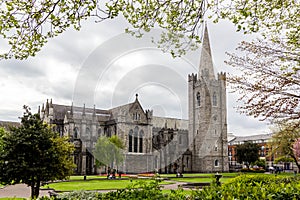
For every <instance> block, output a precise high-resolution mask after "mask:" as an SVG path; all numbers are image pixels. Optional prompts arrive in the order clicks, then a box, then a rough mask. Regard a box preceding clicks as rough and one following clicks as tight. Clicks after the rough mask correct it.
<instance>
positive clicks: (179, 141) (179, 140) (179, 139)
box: [178, 135, 181, 144]
mask: <svg viewBox="0 0 300 200" xmlns="http://www.w3.org/2000/svg"><path fill="white" fill-rule="evenodd" d="M178 143H179V144H181V135H179V138H178Z"/></svg>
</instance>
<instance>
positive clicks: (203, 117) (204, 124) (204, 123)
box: [188, 25, 229, 172]
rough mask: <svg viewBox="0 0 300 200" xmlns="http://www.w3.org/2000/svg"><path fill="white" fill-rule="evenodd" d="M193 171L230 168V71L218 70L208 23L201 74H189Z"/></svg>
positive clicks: (215, 170)
mask: <svg viewBox="0 0 300 200" xmlns="http://www.w3.org/2000/svg"><path fill="white" fill-rule="evenodd" d="M188 98H189V101H188V102H189V103H188V104H189V149H190V151H191V152H192V171H193V172H222V171H228V170H229V166H228V149H227V148H228V146H227V109H226V106H227V105H226V74H225V73H218V74H217V77H216V75H215V72H214V66H213V61H212V53H211V48H210V42H209V35H208V29H207V26H206V25H205V29H204V34H203V39H202V49H201V56H200V64H199V71H198V74H190V75H189V76H188Z"/></svg>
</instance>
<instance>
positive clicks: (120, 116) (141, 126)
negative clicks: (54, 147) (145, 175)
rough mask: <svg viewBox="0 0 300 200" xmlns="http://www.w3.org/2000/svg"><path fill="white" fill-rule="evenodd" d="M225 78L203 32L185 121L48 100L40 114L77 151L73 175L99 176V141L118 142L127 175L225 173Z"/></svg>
mask: <svg viewBox="0 0 300 200" xmlns="http://www.w3.org/2000/svg"><path fill="white" fill-rule="evenodd" d="M225 86H226V75H225V73H219V74H218V75H217V77H215V73H214V67H213V62H212V56H211V50H210V43H209V37H208V31H207V28H205V31H204V37H203V44H202V53H201V58H200V65H199V71H198V73H195V74H191V75H188V108H189V115H188V116H189V119H188V120H184V119H175V118H165V117H157V116H154V115H153V111H152V110H145V109H144V108H143V107H142V104H141V102H139V99H138V95H136V99H135V101H134V102H132V103H129V104H126V105H122V106H119V107H115V108H112V109H109V110H101V109H97V108H95V106H94V107H93V108H86V107H85V105H83V107H76V106H73V105H69V106H68V105H58V104H54V103H53V102H52V100H50V101H49V102H48V100H47V102H46V104H45V105H44V104H43V105H42V108H41V109H39V113H40V115H41V117H42V119H43V120H44V121H45V122H47V123H49V124H54V125H55V126H54V128H55V129H56V131H57V132H59V133H60V134H61V135H67V136H69V137H70V140H71V141H72V142H73V143H74V145H75V152H74V155H73V156H74V162H75V164H76V165H77V168H76V169H75V173H76V174H94V173H97V169H96V167H95V160H94V157H93V155H92V152H93V147H94V145H95V144H96V141H97V138H98V137H100V136H107V137H110V136H112V135H117V136H118V137H119V138H121V139H122V141H123V143H124V144H125V146H126V148H125V149H124V162H123V163H122V164H121V165H119V166H117V167H118V170H120V171H123V172H126V173H141V172H153V171H155V170H158V171H159V172H160V173H174V172H222V171H228V170H229V166H228V152H227V151H228V149H227V119H226V117H227V110H226V87H225Z"/></svg>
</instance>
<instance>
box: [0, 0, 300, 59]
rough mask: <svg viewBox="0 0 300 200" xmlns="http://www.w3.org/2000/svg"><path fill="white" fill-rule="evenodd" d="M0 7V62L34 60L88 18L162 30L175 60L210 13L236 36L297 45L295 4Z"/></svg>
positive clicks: (116, 2) (20, 3) (90, 0)
mask: <svg viewBox="0 0 300 200" xmlns="http://www.w3.org/2000/svg"><path fill="white" fill-rule="evenodd" d="M0 8H1V10H0V35H2V36H3V37H4V39H5V40H7V42H8V45H9V49H8V51H7V52H6V53H4V54H2V55H1V57H2V58H6V59H8V58H12V57H13V58H16V59H25V58H27V57H29V56H34V55H35V54H36V53H37V52H38V51H39V50H40V49H41V47H42V46H43V45H45V43H46V42H47V41H48V39H50V38H52V37H54V36H57V35H58V34H60V33H62V32H64V31H65V30H66V29H67V28H69V27H70V26H73V27H74V28H75V29H77V30H79V29H80V26H81V22H82V20H85V19H87V18H88V17H94V18H95V19H96V20H97V21H103V20H107V19H113V18H115V17H117V16H120V15H122V16H123V17H124V18H125V19H126V20H127V21H128V22H129V23H130V24H131V26H132V27H131V29H128V30H127V31H129V32H130V33H132V34H136V35H137V36H140V35H141V34H142V33H143V32H148V31H150V30H151V29H152V28H154V27H160V28H163V29H165V30H166V32H165V34H163V35H162V37H161V40H160V41H158V45H159V46H160V47H161V48H163V49H165V50H168V51H170V52H171V53H172V54H173V55H175V54H179V55H180V54H181V53H183V52H184V51H185V50H187V49H189V48H190V47H191V46H190V44H192V43H193V42H200V41H201V39H200V37H199V34H198V32H199V28H201V25H202V22H203V19H204V16H205V15H207V14H208V13H209V15H210V16H208V17H211V18H213V19H214V21H215V22H217V21H218V20H219V19H229V20H231V21H232V22H233V23H234V24H235V25H236V27H237V30H238V31H244V32H245V33H252V32H258V31H259V30H260V31H262V33H263V34H264V36H266V37H269V36H272V39H273V40H276V41H278V40H280V38H281V37H282V36H284V37H286V38H287V39H288V41H289V42H288V43H289V44H290V45H291V46H294V47H295V46H296V45H299V44H298V41H299V35H300V34H299V32H300V31H299V29H300V28H299V26H298V24H299V20H300V17H299V2H298V0H280V1H277V0H276V1H270V0H262V1H257V0H232V1H230V3H228V1H224V0H220V1H213V0H175V1H170V0H164V1H158V0H147V1H142V0H107V1H106V2H103V1H100V0H87V1H70V0H65V1H62V0H55V1H52V0H43V1H24V0H11V1H3V2H2V3H0ZM192 47H193V46H192Z"/></svg>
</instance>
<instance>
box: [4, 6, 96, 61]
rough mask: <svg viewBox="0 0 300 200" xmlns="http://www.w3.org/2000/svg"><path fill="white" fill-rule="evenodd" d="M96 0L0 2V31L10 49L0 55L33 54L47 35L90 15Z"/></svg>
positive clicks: (56, 33)
mask: <svg viewBox="0 0 300 200" xmlns="http://www.w3.org/2000/svg"><path fill="white" fill-rule="evenodd" d="M95 3H96V2H95V1H93V0H88V1H78V0H76V1H70V0H66V1H60V0H56V1H52V0H44V1H23V0H12V1H2V2H1V3H0V8H1V9H0V35H1V36H3V38H4V39H6V40H7V41H8V44H9V46H10V50H9V51H8V52H7V53H4V54H2V57H3V58H6V59H7V58H11V57H14V58H17V59H24V58H27V57H28V56H34V55H35V54H36V52H37V51H39V50H40V48H41V47H42V46H44V45H45V43H46V42H47V40H48V39H49V38H52V37H54V36H57V35H58V34H60V33H62V32H64V31H65V30H66V29H67V28H68V27H70V26H73V27H74V28H75V29H79V28H80V23H81V21H82V20H83V19H86V18H87V17H88V16H90V15H91V10H93V9H95V6H96V5H95Z"/></svg>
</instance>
